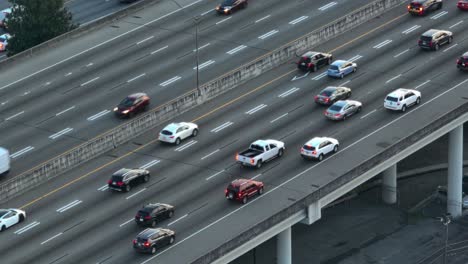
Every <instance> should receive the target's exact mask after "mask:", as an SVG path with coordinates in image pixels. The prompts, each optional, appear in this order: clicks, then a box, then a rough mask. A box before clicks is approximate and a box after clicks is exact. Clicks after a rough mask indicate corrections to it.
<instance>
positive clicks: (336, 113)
mask: <svg viewBox="0 0 468 264" xmlns="http://www.w3.org/2000/svg"><path fill="white" fill-rule="evenodd" d="M361 109H362V103H361V102H358V101H354V100H340V101H337V102H336V103H334V104H333V105H332V106H330V107H329V108H328V109H327V110H326V111H325V116H326V117H327V118H328V119H331V120H345V119H346V118H348V117H349V116H352V115H354V114H355V113H359V112H360V111H361Z"/></svg>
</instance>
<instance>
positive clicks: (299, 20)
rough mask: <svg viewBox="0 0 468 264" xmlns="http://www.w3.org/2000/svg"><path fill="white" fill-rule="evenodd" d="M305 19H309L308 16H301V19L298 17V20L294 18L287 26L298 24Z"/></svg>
mask: <svg viewBox="0 0 468 264" xmlns="http://www.w3.org/2000/svg"><path fill="white" fill-rule="evenodd" d="M307 18H309V17H308V16H301V17H298V18H296V19H294V20H292V21H289V24H290V25H295V24H297V23H300V22H302V21H304V20H306V19H307Z"/></svg>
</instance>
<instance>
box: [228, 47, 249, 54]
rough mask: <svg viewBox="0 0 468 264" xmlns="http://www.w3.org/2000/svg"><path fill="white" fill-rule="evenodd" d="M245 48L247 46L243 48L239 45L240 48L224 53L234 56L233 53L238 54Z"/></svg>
mask: <svg viewBox="0 0 468 264" xmlns="http://www.w3.org/2000/svg"><path fill="white" fill-rule="evenodd" d="M245 48H247V46H245V45H240V46H238V47H236V48H233V49H232V50H230V51H228V52H226V53H227V54H230V55H232V54H234V53H236V52H239V51H241V50H243V49H245Z"/></svg>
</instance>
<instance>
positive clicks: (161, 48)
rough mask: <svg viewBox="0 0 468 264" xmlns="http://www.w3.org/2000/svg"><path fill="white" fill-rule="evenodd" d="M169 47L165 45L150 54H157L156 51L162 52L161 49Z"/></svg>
mask: <svg viewBox="0 0 468 264" xmlns="http://www.w3.org/2000/svg"><path fill="white" fill-rule="evenodd" d="M168 47H169V46H167V45H166V46H164V47H162V48H159V49H157V50H155V51H152V52H151V53H150V54H151V55H153V54H155V53H157V52H160V51H162V50H165V49H167V48H168Z"/></svg>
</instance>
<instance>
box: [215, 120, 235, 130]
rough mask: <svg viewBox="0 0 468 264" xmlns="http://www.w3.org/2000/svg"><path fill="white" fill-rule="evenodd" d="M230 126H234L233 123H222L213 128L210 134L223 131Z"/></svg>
mask: <svg viewBox="0 0 468 264" xmlns="http://www.w3.org/2000/svg"><path fill="white" fill-rule="evenodd" d="M232 124H234V123H233V122H230V121H229V122H226V123H224V124H222V125H220V126H218V127H215V128H213V129H212V130H211V132H213V133H217V132H219V131H221V130H223V129H225V128H226V127H228V126H231V125H232Z"/></svg>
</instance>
